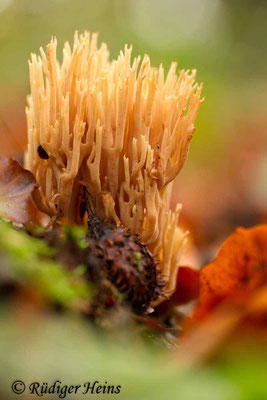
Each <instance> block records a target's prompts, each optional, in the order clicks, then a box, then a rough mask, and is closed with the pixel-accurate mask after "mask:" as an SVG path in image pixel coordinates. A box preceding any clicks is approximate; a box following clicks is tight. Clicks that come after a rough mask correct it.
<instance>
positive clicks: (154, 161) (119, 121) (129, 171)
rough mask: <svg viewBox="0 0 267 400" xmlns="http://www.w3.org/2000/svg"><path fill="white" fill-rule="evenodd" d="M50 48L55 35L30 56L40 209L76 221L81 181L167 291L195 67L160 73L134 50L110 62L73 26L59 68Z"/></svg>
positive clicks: (31, 140)
mask: <svg viewBox="0 0 267 400" xmlns="http://www.w3.org/2000/svg"><path fill="white" fill-rule="evenodd" d="M56 47H57V42H56V39H52V40H51V42H50V43H49V44H48V45H47V47H46V51H47V54H45V52H44V51H43V49H42V48H41V50H40V51H41V57H37V56H36V55H34V54H33V55H32V59H31V61H30V63H29V66H30V84H31V96H29V98H28V108H27V123H28V149H27V154H26V157H25V165H26V167H27V168H28V169H30V170H31V171H32V172H33V174H34V176H35V177H36V180H37V182H38V183H39V185H40V189H39V194H40V196H39V200H38V206H39V208H40V209H41V210H43V211H45V212H46V213H48V214H50V215H51V216H53V215H54V216H55V217H56V218H57V219H58V220H62V219H65V220H67V221H68V222H76V223H77V222H78V223H80V222H81V221H80V215H79V204H80V199H81V189H82V186H85V187H86V188H87V191H88V192H89V194H90V196H91V199H92V206H93V208H94V212H95V214H96V215H97V216H98V218H100V219H101V220H102V221H103V220H106V221H113V222H115V223H116V224H118V225H120V224H121V225H123V226H124V227H125V228H128V229H129V230H130V232H131V233H132V234H137V235H138V236H139V237H140V239H141V240H142V241H143V242H144V243H145V244H147V245H148V247H149V249H150V250H151V251H152V253H153V254H155V255H157V256H158V257H159V258H160V260H161V266H160V268H161V273H162V276H163V278H164V279H165V280H166V282H167V286H166V293H168V292H170V291H172V290H173V288H174V286H175V282H176V275H177V268H178V267H177V264H178V259H179V256H180V253H181V250H182V248H183V246H184V243H185V235H184V234H183V233H182V232H181V231H180V229H179V228H178V226H177V222H178V217H179V212H180V206H178V207H177V209H176V211H175V212H174V213H172V212H170V211H169V210H168V207H169V198H170V194H171V189H172V182H173V180H174V178H175V177H176V176H177V174H178V173H179V171H180V170H181V168H182V166H183V164H184V162H185V160H186V155H187V151H188V146H189V143H190V139H191V137H192V134H193V132H194V130H195V128H194V122H195V119H196V115H197V112H198V109H199V106H200V104H201V99H200V95H201V89H202V85H200V86H199V85H198V84H196V83H195V82H194V80H195V71H192V72H191V73H190V72H189V71H184V70H183V71H181V72H180V74H179V76H177V75H176V63H173V64H172V65H171V67H170V70H169V72H168V74H167V76H166V78H164V71H163V67H162V66H160V67H159V69H156V68H154V67H152V66H151V65H150V59H149V57H148V56H147V55H145V56H144V58H143V60H142V62H141V65H140V67H139V62H140V58H139V57H138V58H135V59H134V60H133V62H131V52H132V48H131V47H130V48H128V47H127V46H125V49H124V52H121V53H120V55H119V56H118V58H117V60H115V61H112V62H110V61H109V59H108V58H109V53H108V50H107V46H106V44H104V43H102V45H101V46H100V48H98V47H97V35H96V34H93V35H92V36H91V37H90V35H89V33H85V34H84V35H81V36H78V34H77V33H76V34H75V36H74V45H73V49H71V47H70V45H69V43H65V46H64V49H63V61H62V64H61V65H60V64H59V62H58V60H57V55H56ZM138 68H139V70H138ZM43 73H44V75H45V80H44V76H43ZM40 146H41V147H40ZM37 149H40V150H41V156H40V151H39V152H38V151H37ZM42 154H43V155H45V157H42Z"/></svg>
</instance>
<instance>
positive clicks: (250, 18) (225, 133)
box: [0, 0, 267, 263]
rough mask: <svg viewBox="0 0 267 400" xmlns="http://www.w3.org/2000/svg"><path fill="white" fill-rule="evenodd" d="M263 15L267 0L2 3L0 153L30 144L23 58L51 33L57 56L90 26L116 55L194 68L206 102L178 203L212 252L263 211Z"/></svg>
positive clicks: (266, 31) (197, 238) (266, 184)
mask: <svg viewBox="0 0 267 400" xmlns="http://www.w3.org/2000/svg"><path fill="white" fill-rule="evenodd" d="M266 19H267V2H266V1H265V0H253V1H252V0H251V1H245V0H234V1H227V0H201V1H199V0H179V1H177V0H165V1H162V0H98V1H89V0H87V1H84V0H75V2H74V1H73V0H46V1H41V0H0V60H1V62H0V88H1V91H0V138H1V148H0V155H1V156H18V155H19V154H21V152H22V150H23V149H24V148H25V144H26V121H25V115H24V109H25V98H26V94H27V93H28V92H29V83H28V65H27V60H28V59H29V56H30V53H31V52H38V51H39V47H40V46H45V45H46V43H47V42H48V41H49V40H50V37H51V36H52V35H56V36H57V39H58V42H59V46H58V49H59V51H58V54H60V49H61V47H62V45H63V42H64V41H66V40H69V41H72V37H73V33H74V31H75V30H79V31H80V32H82V31H83V30H85V29H86V30H89V31H98V32H99V34H100V41H105V42H106V43H107V44H108V47H109V49H110V53H111V57H112V58H113V57H117V54H118V52H119V51H120V49H121V48H123V46H124V44H125V43H128V44H132V45H133V47H134V55H138V54H141V55H143V54H144V53H148V54H149V55H150V57H151V60H152V63H153V64H154V65H155V66H158V65H159V64H160V63H161V62H162V63H163V65H164V66H165V71H166V70H167V68H168V67H169V65H170V63H171V61H173V60H175V61H178V67H179V68H180V69H182V68H196V69H197V71H198V75H197V79H198V81H199V82H200V81H203V82H204V91H203V95H204V97H205V99H206V100H205V103H204V104H203V105H202V107H201V109H200V112H199V116H198V119H197V123H196V126H197V130H196V133H195V136H194V138H193V140H192V144H191V149H190V153H189V158H188V161H187V163H186V165H185V167H184V170H183V171H182V173H181V174H180V176H179V177H178V179H177V182H176V185H175V191H174V196H173V206H174V204H175V203H176V202H177V201H178V202H182V203H183V213H182V217H181V218H182V224H183V225H184V226H185V227H186V228H189V229H190V230H191V232H192V236H191V237H192V238H193V240H194V242H195V244H196V245H197V246H198V248H205V254H207V258H209V257H210V255H209V248H210V247H211V248H214V244H216V243H217V242H218V243H219V242H221V241H222V240H223V239H224V238H225V237H226V236H227V235H228V234H229V233H230V232H231V231H232V230H233V229H234V228H235V227H236V226H238V225H242V226H251V225H254V224H257V223H259V222H262V221H263V220H264V219H265V217H266V208H265V207H266V204H267V193H266V192H267V157H266V147H267V146H266V140H267V135H266V127H267V115H266V108H267V94H266V93H267V90H266V89H267V51H266V49H267V24H266ZM215 248H216V246H215ZM205 261H206V260H205ZM192 262H193V263H194V261H192ZM196 262H197V261H196Z"/></svg>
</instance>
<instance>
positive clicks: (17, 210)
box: [0, 159, 38, 224]
mask: <svg viewBox="0 0 267 400" xmlns="http://www.w3.org/2000/svg"><path fill="white" fill-rule="evenodd" d="M37 187H38V185H37V183H36V181H35V178H34V176H33V175H32V173H31V172H30V171H27V170H25V169H24V168H22V166H21V165H20V164H19V163H18V161H16V160H12V159H0V216H1V217H3V218H6V219H9V220H11V221H13V222H17V223H22V224H24V223H26V222H28V221H30V220H31V219H32V218H33V217H34V215H35V213H36V207H35V205H34V202H33V200H32V197H31V194H32V192H33V191H34V190H35V189H36V188H37Z"/></svg>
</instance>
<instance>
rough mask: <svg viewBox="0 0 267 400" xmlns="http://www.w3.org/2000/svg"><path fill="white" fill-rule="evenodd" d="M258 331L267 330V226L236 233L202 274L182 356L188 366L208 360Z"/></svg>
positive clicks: (185, 326) (182, 339)
mask: <svg viewBox="0 0 267 400" xmlns="http://www.w3.org/2000/svg"><path fill="white" fill-rule="evenodd" d="M258 327H260V331H263V330H264V332H266V328H267V225H260V226H256V227H254V228H250V229H244V228H239V229H237V230H236V231H235V232H234V233H233V234H232V235H230V236H229V238H228V239H227V240H226V241H225V242H224V243H223V245H222V247H221V248H220V250H219V252H218V255H217V257H216V258H215V260H214V261H213V262H212V263H210V264H208V265H207V266H206V267H204V268H203V269H202V270H201V271H200V303H199V305H197V307H196V309H195V312H194V315H193V318H192V319H188V320H187V321H186V322H185V324H184V334H183V337H182V338H181V339H180V340H179V351H178V355H179V358H180V359H183V360H184V362H185V363H187V364H189V365H192V364H193V365H195V364H197V363H199V362H203V361H205V360H206V359H207V357H210V356H211V355H212V354H214V352H215V351H218V350H219V349H222V348H223V347H222V346H223V345H225V344H226V343H229V340H230V339H238V342H240V341H241V338H242V337H243V338H247V337H248V336H249V335H248V332H250V331H252V330H253V331H254V332H256V329H257V328H258ZM263 328H264V329H263ZM254 340H255V335H254Z"/></svg>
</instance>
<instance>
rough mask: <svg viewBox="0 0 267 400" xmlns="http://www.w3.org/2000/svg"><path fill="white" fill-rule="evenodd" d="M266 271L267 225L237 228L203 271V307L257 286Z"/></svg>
mask: <svg viewBox="0 0 267 400" xmlns="http://www.w3.org/2000/svg"><path fill="white" fill-rule="evenodd" d="M266 269H267V225H259V226H256V227H253V228H250V229H244V228H238V229H237V230H236V231H235V232H234V233H233V234H232V235H230V236H229V238H228V239H227V240H226V241H225V242H224V243H223V245H222V246H221V248H220V250H219V252H218V255H217V257H216V258H215V260H214V261H213V262H211V263H210V264H208V265H207V266H205V267H204V268H203V269H202V270H201V271H200V303H201V307H202V308H210V307H212V306H213V305H214V304H217V303H218V302H220V301H221V300H222V299H224V298H225V297H227V296H228V295H230V294H231V293H233V292H234V291H235V290H236V289H238V288H241V287H244V286H246V287H247V288H250V289H253V288H255V287H258V286H259V285H260V284H261V283H262V279H263V274H264V273H266Z"/></svg>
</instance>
